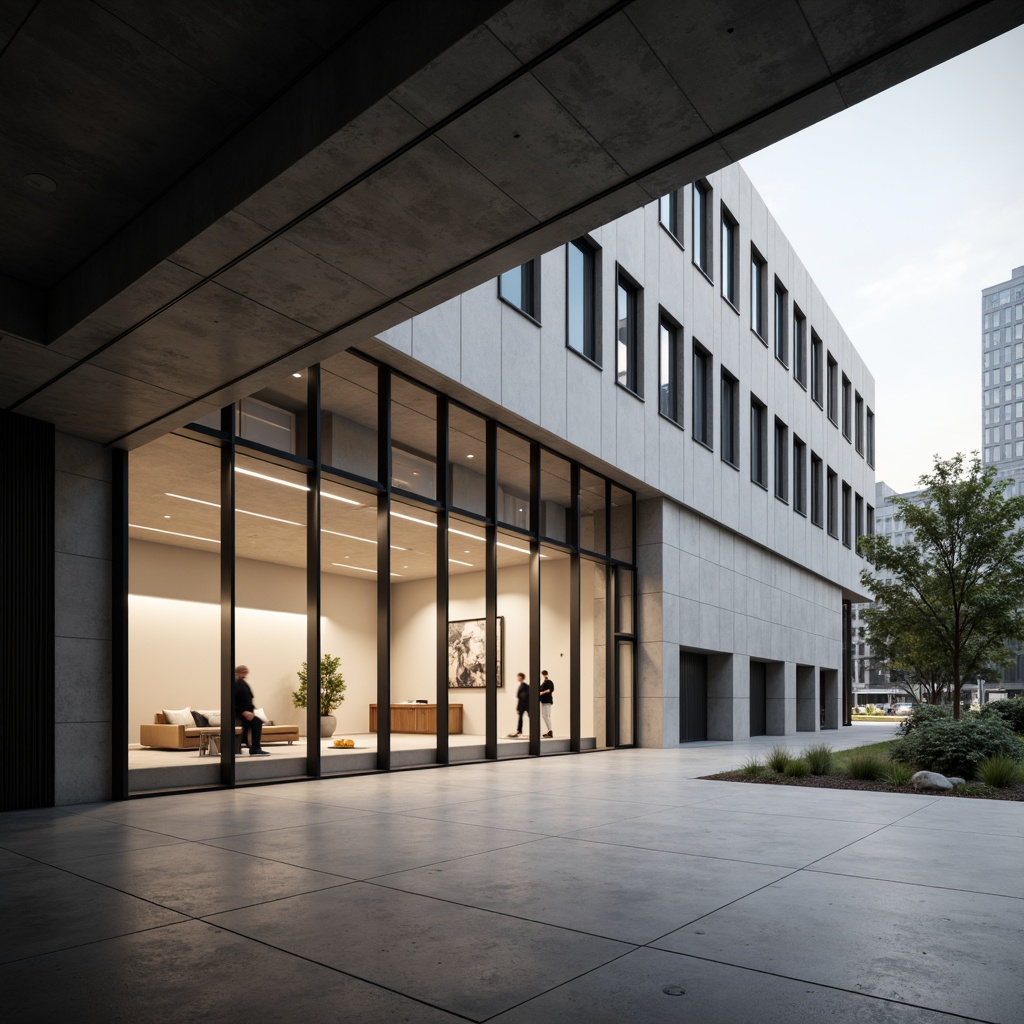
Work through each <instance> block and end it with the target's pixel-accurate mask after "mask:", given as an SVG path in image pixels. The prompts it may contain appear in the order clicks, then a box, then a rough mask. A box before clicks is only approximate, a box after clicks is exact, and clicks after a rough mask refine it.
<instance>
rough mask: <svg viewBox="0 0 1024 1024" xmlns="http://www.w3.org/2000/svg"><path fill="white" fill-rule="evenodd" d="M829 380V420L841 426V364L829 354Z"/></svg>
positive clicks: (827, 382) (826, 384)
mask: <svg viewBox="0 0 1024 1024" xmlns="http://www.w3.org/2000/svg"><path fill="white" fill-rule="evenodd" d="M827 378H828V379H827V380H826V382H825V387H826V391H827V395H826V397H827V399H828V409H827V412H828V418H829V419H830V420H831V421H832V422H833V423H834V424H836V426H838V425H839V364H838V363H837V362H836V361H835V360H834V359H833V358H832V353H831V352H829V354H828V362H827Z"/></svg>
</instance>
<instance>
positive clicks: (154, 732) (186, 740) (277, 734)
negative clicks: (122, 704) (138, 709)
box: [139, 711, 299, 750]
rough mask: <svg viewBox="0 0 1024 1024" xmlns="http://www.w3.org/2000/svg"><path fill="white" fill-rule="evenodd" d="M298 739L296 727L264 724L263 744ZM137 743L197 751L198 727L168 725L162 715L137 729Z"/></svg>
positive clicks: (238, 730) (167, 748) (288, 741)
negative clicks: (150, 723) (151, 722)
mask: <svg viewBox="0 0 1024 1024" xmlns="http://www.w3.org/2000/svg"><path fill="white" fill-rule="evenodd" d="M241 733H242V729H241V726H237V725H236V726H235V735H236V736H240V735H241ZM298 738H299V727H298V726H297V725H274V723H273V722H269V723H267V722H264V724H263V735H262V739H261V742H263V743H292V742H294V741H295V740H297V739H298ZM139 742H140V743H141V744H142V745H143V746H144V747H160V748H161V749H163V750H198V749H199V727H198V726H196V725H168V724H167V722H166V721H164V713H163V712H162V711H158V712H157V713H156V714H155V715H154V716H153V724H152V725H142V726H140V727H139Z"/></svg>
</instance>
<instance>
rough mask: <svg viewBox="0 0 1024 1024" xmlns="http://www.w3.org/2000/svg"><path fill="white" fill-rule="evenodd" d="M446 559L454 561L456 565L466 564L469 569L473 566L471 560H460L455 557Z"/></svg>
mask: <svg viewBox="0 0 1024 1024" xmlns="http://www.w3.org/2000/svg"><path fill="white" fill-rule="evenodd" d="M448 561H449V562H454V563H455V564H456V565H465V566H468V567H469V568H470V569H472V568H473V563H472V562H460V561H459V560H458V559H457V558H449V559H448Z"/></svg>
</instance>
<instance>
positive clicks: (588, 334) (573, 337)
mask: <svg viewBox="0 0 1024 1024" xmlns="http://www.w3.org/2000/svg"><path fill="white" fill-rule="evenodd" d="M565 253H566V289H565V336H566V344H567V345H568V346H569V348H571V349H573V350H574V351H576V352H579V353H580V355H582V356H586V357H587V359H592V360H593V361H594V362H595V363H596V362H598V351H597V331H596V329H595V325H596V318H595V316H594V307H595V298H596V287H595V285H596V282H597V274H596V264H597V261H596V258H595V254H594V248H593V246H592V245H590V243H589V242H587V241H586V240H584V239H582V238H578V239H576V240H575V241H573V242H569V244H568V245H567V246H566V247H565Z"/></svg>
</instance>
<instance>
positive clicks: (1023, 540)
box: [860, 453, 1024, 718]
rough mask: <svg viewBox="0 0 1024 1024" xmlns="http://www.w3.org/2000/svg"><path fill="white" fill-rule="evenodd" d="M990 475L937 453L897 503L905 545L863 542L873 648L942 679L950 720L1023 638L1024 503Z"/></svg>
mask: <svg viewBox="0 0 1024 1024" xmlns="http://www.w3.org/2000/svg"><path fill="white" fill-rule="evenodd" d="M995 476H996V472H995V468H994V467H992V466H989V467H988V468H987V469H982V466H981V461H980V459H979V458H978V456H977V453H975V454H974V456H973V457H971V458H970V459H968V457H967V456H965V455H963V454H960V453H958V454H957V455H955V456H954V457H953V458H951V459H946V460H943V459H940V458H939V457H938V456H936V457H935V465H934V468H933V469H932V472H931V473H929V474H926V475H925V476H922V477H921V479H920V483H921V486H922V487H923V488H924V491H923V493H921V494H920V495H919V496H917V497H915V498H914V499H913V500H910V499H907V498H901V497H895V498H893V504H894V505H895V506H896V509H897V514H896V518H897V519H899V520H901V521H902V522H903V523H904V524H905V527H906V529H908V530H909V531H911V537H910V539H909V540H908V541H907V543H906V544H905V545H903V546H902V547H896V546H895V545H893V544H892V543H891V542H890V540H889V539H888V537H885V536H882V535H880V534H879V535H876V536H872V537H863V538H861V542H860V543H861V551H862V552H863V553H864V554H865V555H866V556H867V557H868V559H869V560H870V561H871V562H872V563H873V564H874V570H871V569H865V570H863V571H862V572H861V582H862V583H863V584H864V585H865V586H866V587H867V588H868V589H869V590H871V591H872V592H873V594H874V596H875V603H874V605H873V606H872V607H871V608H869V609H867V610H866V612H865V613H864V618H865V619H866V621H867V624H868V632H869V636H870V638H871V645H872V647H873V648H874V649H875V650H876V651H878V652H879V653H880V654H881V655H882V656H884V657H885V658H886V659H887V660H888V661H889V663H890V664H891V665H893V666H894V667H896V668H901V669H905V670H907V671H910V672H913V673H916V674H918V675H919V676H920V677H923V678H927V679H945V680H948V682H949V685H950V687H951V688H952V697H953V714H954V716H955V717H956V718H959V717H960V689H961V687H962V686H963V684H964V683H965V682H970V681H971V680H972V679H974V678H976V677H977V676H989V675H990V673H991V672H992V668H993V666H997V665H1002V664H1006V663H1008V662H1009V661H1010V659H1011V657H1012V655H1011V653H1010V651H1009V649H1008V647H1007V644H1008V643H1012V642H1018V643H1019V642H1021V641H1022V640H1024V618H1022V617H1021V615H1020V609H1021V608H1022V607H1024V557H1022V554H1024V530H1021V529H1020V528H1019V527H1018V522H1019V520H1021V519H1022V518H1024V497H1021V498H1014V497H1007V495H1006V481H999V482H997V481H996V479H995ZM879 574H880V575H879Z"/></svg>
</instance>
